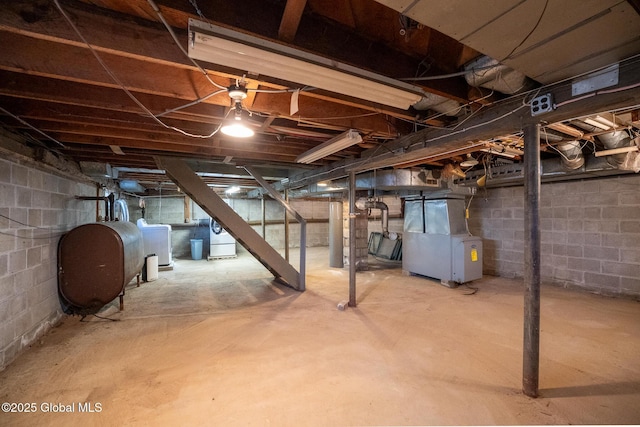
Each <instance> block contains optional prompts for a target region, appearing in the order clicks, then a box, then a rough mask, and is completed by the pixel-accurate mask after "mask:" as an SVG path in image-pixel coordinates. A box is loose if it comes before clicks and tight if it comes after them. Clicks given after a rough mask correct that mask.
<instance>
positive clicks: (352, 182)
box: [349, 171, 357, 307]
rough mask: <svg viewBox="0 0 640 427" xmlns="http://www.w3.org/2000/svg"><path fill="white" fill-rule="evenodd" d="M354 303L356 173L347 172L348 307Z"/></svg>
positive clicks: (354, 304) (353, 305)
mask: <svg viewBox="0 0 640 427" xmlns="http://www.w3.org/2000/svg"><path fill="white" fill-rule="evenodd" d="M356 305H357V303H356V173H355V172H353V171H351V172H349V307H355V306H356Z"/></svg>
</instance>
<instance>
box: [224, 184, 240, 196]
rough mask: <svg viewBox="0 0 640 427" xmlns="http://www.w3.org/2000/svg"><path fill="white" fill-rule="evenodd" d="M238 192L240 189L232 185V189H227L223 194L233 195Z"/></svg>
mask: <svg viewBox="0 0 640 427" xmlns="http://www.w3.org/2000/svg"><path fill="white" fill-rule="evenodd" d="M238 191H240V187H238V186H237V185H234V186H232V187H229V188H227V189H226V190H225V193H227V194H233V193H237V192H238Z"/></svg>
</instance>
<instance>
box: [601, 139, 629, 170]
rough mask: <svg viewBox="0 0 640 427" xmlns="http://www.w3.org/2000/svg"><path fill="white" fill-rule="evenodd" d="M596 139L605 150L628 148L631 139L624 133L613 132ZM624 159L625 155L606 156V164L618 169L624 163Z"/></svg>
mask: <svg viewBox="0 0 640 427" xmlns="http://www.w3.org/2000/svg"><path fill="white" fill-rule="evenodd" d="M598 139H599V140H600V142H602V144H603V145H604V146H605V148H606V149H607V150H613V149H616V148H623V147H628V146H629V145H631V138H629V134H628V133H627V132H626V131H618V130H614V131H613V132H609V133H603V134H602V135H598ZM626 157H627V153H620V154H613V155H611V156H607V162H608V163H609V164H610V165H611V166H615V167H617V168H619V167H620V165H622V163H624V160H625V158H626Z"/></svg>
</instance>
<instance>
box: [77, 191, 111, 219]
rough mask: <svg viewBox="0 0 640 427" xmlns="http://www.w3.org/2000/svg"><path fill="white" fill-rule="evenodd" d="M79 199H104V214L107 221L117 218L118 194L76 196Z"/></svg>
mask: <svg viewBox="0 0 640 427" xmlns="http://www.w3.org/2000/svg"><path fill="white" fill-rule="evenodd" d="M76 199H77V200H102V201H104V215H105V219H104V220H105V221H115V220H116V195H115V194H114V193H111V194H109V195H108V196H105V197H93V196H76Z"/></svg>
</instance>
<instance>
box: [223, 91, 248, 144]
mask: <svg viewBox="0 0 640 427" xmlns="http://www.w3.org/2000/svg"><path fill="white" fill-rule="evenodd" d="M233 118H234V121H233V122H229V123H227V124H226V125H224V126H222V128H221V129H220V131H221V132H222V133H224V134H225V135H228V136H233V137H236V138H249V137H250V136H253V135H255V132H254V131H253V130H252V129H249V128H248V127H247V126H245V125H244V124H243V123H242V104H241V103H240V101H239V100H236V106H235V113H234V117H233Z"/></svg>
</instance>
